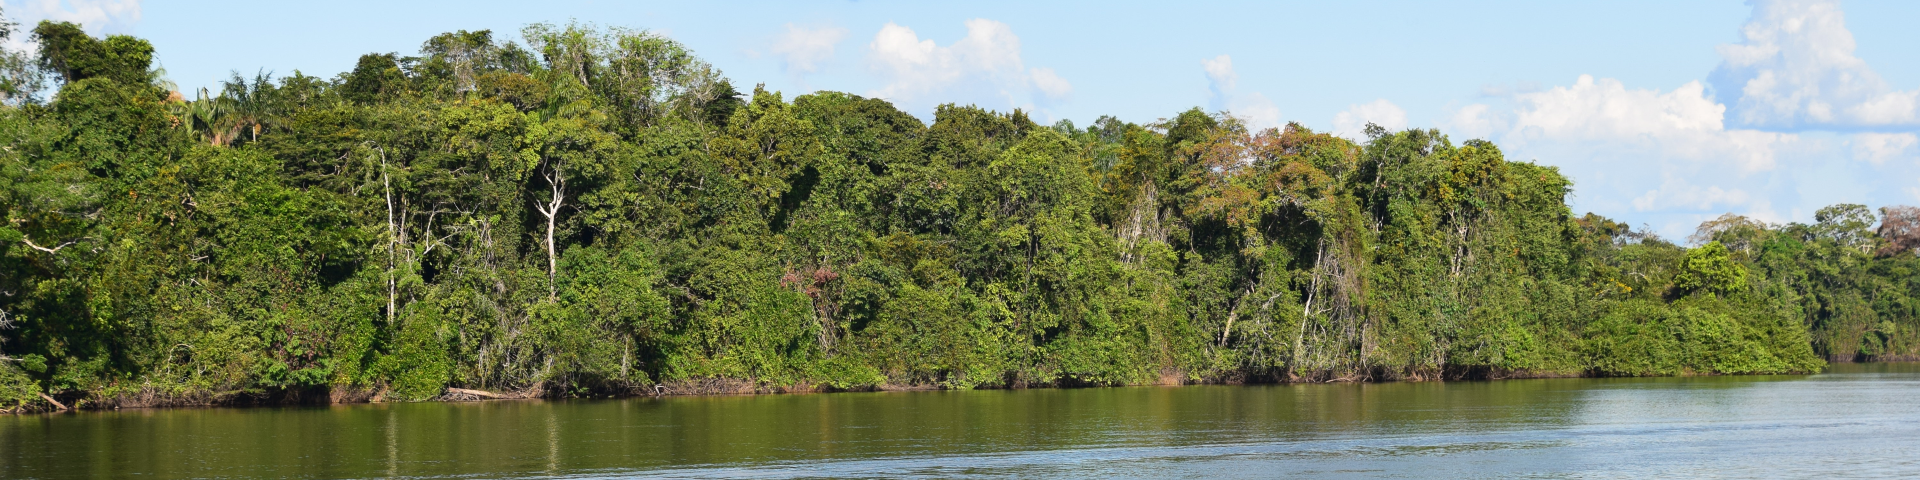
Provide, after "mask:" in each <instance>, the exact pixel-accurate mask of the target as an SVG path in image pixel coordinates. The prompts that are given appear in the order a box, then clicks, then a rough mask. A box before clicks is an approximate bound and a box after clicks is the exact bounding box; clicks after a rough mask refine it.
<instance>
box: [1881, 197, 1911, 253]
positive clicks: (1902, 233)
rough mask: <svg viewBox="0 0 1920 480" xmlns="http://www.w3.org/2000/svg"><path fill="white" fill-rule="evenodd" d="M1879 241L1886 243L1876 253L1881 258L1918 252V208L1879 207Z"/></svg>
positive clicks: (1903, 206) (1901, 206) (1899, 206)
mask: <svg viewBox="0 0 1920 480" xmlns="http://www.w3.org/2000/svg"><path fill="white" fill-rule="evenodd" d="M1877 233H1879V235H1880V239H1881V240H1885V241H1886V242H1887V244H1886V245H1883V246H1881V247H1880V251H1879V252H1878V253H1879V255H1880V256H1882V257H1888V256H1894V255H1899V254H1903V253H1916V252H1920V208H1915V207H1910V206H1906V205H1894V206H1890V207H1880V229H1879V230H1878V232H1877Z"/></svg>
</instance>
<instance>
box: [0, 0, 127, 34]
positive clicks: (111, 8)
mask: <svg viewBox="0 0 1920 480" xmlns="http://www.w3.org/2000/svg"><path fill="white" fill-rule="evenodd" d="M5 8H6V15H7V17H8V18H9V19H11V20H13V21H16V22H20V26H21V29H22V30H32V29H33V25H34V24H36V23H39V22H40V21H41V20H55V21H62V22H73V23H77V24H80V27H81V28H82V29H85V30H86V31H87V33H89V34H93V35H99V34H101V33H103V32H114V33H117V32H120V31H124V30H126V29H127V28H129V27H132V26H133V25H134V24H136V23H140V0H30V1H27V2H21V3H13V2H8V5H6V7H5ZM23 33H24V32H23ZM23 36H24V35H23Z"/></svg>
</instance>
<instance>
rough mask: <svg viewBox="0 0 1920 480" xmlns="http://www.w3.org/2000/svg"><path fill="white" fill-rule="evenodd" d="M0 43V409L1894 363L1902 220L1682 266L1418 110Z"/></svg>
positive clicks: (598, 44) (642, 53)
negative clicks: (192, 92) (805, 90)
mask: <svg viewBox="0 0 1920 480" xmlns="http://www.w3.org/2000/svg"><path fill="white" fill-rule="evenodd" d="M35 32H36V33H35V34H36V35H37V36H39V37H40V38H43V39H44V40H46V41H43V42H42V46H43V50H42V51H41V52H40V56H39V58H40V59H41V62H40V64H41V65H42V66H44V67H46V68H48V69H49V70H47V72H49V73H51V74H53V75H56V76H58V77H59V78H61V79H62V80H63V81H64V84H63V85H62V87H61V88H60V90H59V91H58V93H57V94H56V95H54V96H53V98H52V99H51V100H50V101H49V102H47V103H46V104H40V103H37V102H32V101H29V102H20V103H18V104H16V105H15V106H8V107H0V136H4V138H5V140H4V141H5V144H6V145H7V146H8V148H6V149H4V151H0V216H4V219H5V222H4V223H3V224H0V291H4V292H7V294H6V295H5V296H0V315H4V316H0V319H4V320H5V322H7V323H5V325H6V327H7V328H0V353H3V354H4V356H7V357H8V358H16V357H17V358H29V357H30V358H35V359H41V360H43V361H44V365H42V366H41V368H38V369H31V370H19V371H15V370H5V371H4V372H0V376H4V378H0V390H4V389H15V390H18V391H19V392H40V391H45V392H48V393H51V394H55V395H64V396H68V397H72V398H86V399H89V401H91V402H93V403H92V404H94V405H106V404H111V403H113V402H126V401H133V400H126V399H147V400H140V401H146V402H160V403H164V402H168V401H188V399H196V398H199V399H208V398H211V399H222V398H240V396H259V395H267V396H271V395H282V394H289V392H294V393H297V392H309V391H312V390H314V389H333V390H336V391H341V390H344V391H367V392H377V393H378V394H380V395H381V398H385V399H393V400H419V399H428V398H433V397H436V396H439V395H441V394H442V392H444V391H445V388H446V387H461V388H473V389H488V390H496V391H525V392H533V393H540V394H547V395H589V394H601V393H639V392H653V391H655V389H654V387H655V386H656V385H660V384H665V385H671V386H673V387H672V388H678V389H683V390H684V389H698V388H722V387H725V388H750V389H755V390H785V389H813V388H833V389H862V388H876V387H882V386H887V385H929V386H940V387H946V388H978V387H1019V386H1028V385H1114V384H1139V383H1154V382H1169V381H1174V382H1184V381H1292V380H1331V379H1395V378H1442V377H1448V378H1451V377H1460V376H1473V375H1480V374H1512V373H1516V372H1517V373H1522V374H1525V373H1539V374H1594V375H1672V374H1708V373H1769V372H1799V371H1809V370H1812V369H1817V368H1819V366H1820V360H1819V356H1821V355H1829V356H1843V357H1855V356H1862V355H1864V356H1870V357H1871V356H1888V355H1914V354H1920V351H1916V349H1920V319H1917V318H1916V313H1917V311H1916V308H1920V304H1916V303H1914V302H1912V301H1911V300H1910V299H1911V298H1912V295H1913V292H1915V289H1916V288H1920V282H1915V281H1914V279H1915V275H1914V273H1915V268H1916V267H1920V264H1916V260H1915V258H1914V255H1912V254H1911V252H1912V248H1910V246H1909V245H1908V243H1901V242H1907V240H1908V239H1907V237H1910V236H1911V235H1909V233H1911V232H1910V231H1909V230H1912V229H1910V228H1906V227H1902V226H1900V225H1904V224H1899V223H1895V222H1894V221H1893V219H1896V218H1898V219H1902V220H1900V221H1907V220H1906V217H1901V216H1898V215H1906V213H1899V214H1896V213H1887V215H1886V216H1887V218H1889V220H1888V222H1889V223H1883V224H1882V226H1881V228H1880V229H1879V230H1878V231H1875V230H1873V229H1871V228H1870V227H1871V226H1872V222H1873V216H1872V213H1871V211H1869V210H1866V208H1865V207H1864V206H1858V205H1842V206H1836V207H1833V208H1830V209H1825V210H1822V211H1821V213H1820V215H1819V216H1818V219H1819V222H1818V223H1817V224H1815V225H1800V224H1788V225H1768V224H1765V223H1761V222H1755V221H1751V220H1748V219H1744V218H1740V217H1731V216H1730V217H1722V218H1721V219H1718V220H1715V221H1713V222H1709V224H1706V225H1703V226H1702V228H1701V230H1700V233H1699V234H1698V235H1697V237H1698V238H1697V239H1696V242H1695V243H1699V244H1701V246H1699V247H1696V248H1692V249H1687V248H1683V247H1681V246H1679V245H1675V244H1672V243H1668V242H1666V241H1664V240H1662V239H1659V238H1658V237H1656V236H1653V235H1649V234H1646V233H1643V232H1636V231H1635V230H1633V229H1632V228H1629V227H1627V226H1625V225H1622V224H1620V223H1617V222H1614V221H1612V220H1608V219H1605V218H1601V217H1598V216H1595V215H1591V214H1589V215H1585V216H1581V217H1575V216H1573V215H1572V213H1571V212H1570V211H1569V210H1568V207H1567V205H1566V202H1565V197H1566V195H1567V194H1568V192H1570V191H1571V189H1572V184H1571V182H1570V181H1569V180H1568V179H1567V178H1565V177H1564V176H1562V175H1561V174H1560V173H1559V172H1558V171H1557V170H1556V169H1554V168H1552V167H1546V166H1541V165H1536V164H1532V163H1519V162H1511V161H1508V160H1506V158H1505V157H1504V155H1503V154H1502V152H1501V151H1500V149H1499V148H1498V147H1497V146H1495V145H1493V144H1491V143H1488V142H1484V141H1478V140H1475V141H1467V142H1463V143H1459V144H1455V143H1454V142H1453V141H1452V140H1450V139H1448V138H1446V137H1445V136H1443V135H1440V134H1439V133H1438V132H1435V131H1427V130H1409V131H1404V132H1388V131H1385V130H1383V129H1380V128H1377V127H1373V128H1369V129H1368V132H1367V136H1368V138H1366V139H1365V141H1364V142H1355V141H1351V140H1348V139H1343V138H1338V137H1334V136H1331V135H1327V134H1322V133H1316V132H1313V131H1311V130H1309V129H1307V128H1305V127H1302V126H1299V125H1297V124H1296V125H1288V126H1287V127H1285V128H1281V129H1268V130H1265V131H1250V130H1249V129H1247V128H1246V127H1245V126H1244V125H1243V124H1241V123H1240V122H1239V121H1238V120H1237V119H1234V118H1232V117H1229V116H1226V115H1224V114H1209V113H1206V112H1204V111H1201V110H1198V109H1193V110H1189V111H1186V112H1182V113H1180V114H1179V115H1176V116H1174V117H1172V118H1171V119H1168V120H1164V121H1160V122H1156V123H1150V124H1144V125H1143V124H1133V123H1127V122H1123V121H1120V120H1118V119H1114V118H1111V117H1103V118H1101V119H1100V120H1098V121H1096V122H1094V123H1093V124H1091V125H1089V126H1087V127H1086V128H1080V127H1076V126H1075V125H1073V124H1072V123H1071V122H1065V121H1062V122H1060V123H1058V124H1056V125H1053V126H1042V125H1039V124H1036V123H1034V122H1033V121H1032V119H1031V118H1029V117H1028V116H1027V115H1026V114H1025V113H1023V112H1020V111H1017V110H1016V111H1014V112H1011V113H999V112H992V111H987V110H983V109H980V108H976V107H970V106H957V105H945V106H941V107H940V108H938V109H937V110H936V111H935V113H934V115H933V119H932V122H931V123H927V122H924V121H922V120H921V119H919V118H915V117H913V116H912V115H908V114H906V113H904V112H901V111H899V110H897V109H895V108H894V107H893V106H892V105H891V104H889V103H887V102H885V101H883V100H878V99H869V98H862V97H859V96H855V95H849V94H844V93H836V92H816V93H812V94H808V95H801V96H799V97H795V98H792V99H791V100H789V99H787V98H785V97H784V96H783V95H781V94H780V93H778V92H769V91H766V90H764V89H761V88H756V89H754V91H753V92H752V93H751V94H741V93H740V92H737V91H736V90H735V89H734V88H733V87H732V84H731V82H730V81H728V80H727V79H725V78H724V77H722V76H720V74H719V72H718V71H717V70H715V69H713V68H712V67H711V66H710V65H708V64H706V63H705V62H703V61H701V60H699V59H698V58H697V57H696V56H694V55H693V53H692V52H691V51H690V50H688V49H687V48H685V46H683V45H681V44H679V43H677V42H674V41H673V40H671V39H669V38H667V37H665V36H661V35H658V34H655V33H651V32H645V31H638V30H625V29H617V28H608V29H602V28H597V27H594V26H591V25H581V24H568V25H545V24H542V25H535V26H532V27H529V28H527V29H526V30H525V31H524V32H522V37H523V38H525V39H526V41H525V43H524V44H517V43H513V42H505V43H502V42H501V41H499V40H498V39H496V38H495V36H494V35H493V34H492V33H491V32H487V31H459V32H452V33H448V34H443V35H439V36H436V37H433V38H432V39H429V40H428V41H426V42H425V43H424V45H422V47H421V49H420V52H419V55H418V56H400V55H398V54H369V55H366V56H362V57H360V59H359V61H358V63H357V64H356V65H355V67H354V68H353V70H351V71H349V72H346V73H343V74H341V75H339V76H337V77H334V78H331V79H326V78H318V77H311V76H306V75H304V74H301V73H299V72H295V73H294V74H293V75H290V76H285V77H278V78H276V77H273V76H271V75H267V74H264V73H262V74H258V75H255V76H254V77H253V78H251V79H247V78H242V77H240V76H238V75H235V76H234V78H233V79H232V80H231V81H230V82H228V83H227V84H226V85H225V87H224V88H222V89H221V91H219V92H217V93H215V92H209V91H202V92H200V93H198V94H197V95H196V98H195V99H193V100H187V99H185V98H183V97H182V96H180V95H177V94H173V95H169V94H168V92H166V91H165V90H164V89H163V88H161V87H160V86H157V85H155V84H154V80H153V76H152V75H151V72H150V71H149V65H148V64H147V60H142V59H143V58H150V55H151V49H150V48H149V47H145V45H146V44H145V43H144V42H143V41H139V40H137V39H131V38H128V37H110V38H108V39H106V40H104V41H102V40H98V39H93V38H91V37H87V36H86V35H85V34H84V33H76V32H78V30H77V27H73V26H71V25H67V24H52V23H47V24H42V25H41V27H40V28H37V29H36V30H35ZM143 55H145V56H143ZM1890 208H1894V209H1893V210H1887V211H1888V212H1906V210H1898V208H1904V207H1890ZM1889 225H1891V226H1889ZM1876 252H1877V253H1878V256H1876V255H1875V254H1876ZM0 368H16V367H12V366H8V365H4V364H0ZM23 378H24V379H26V380H20V379H23ZM9 382H11V383H9ZM716 385H717V386H718V387H716ZM727 385H735V386H736V387H726V386H727ZM739 385H744V386H745V387H737V386H739ZM5 391H7V392H14V390H5ZM16 393H18V392H15V393H4V394H0V402H12V401H16V400H17V399H16V398H15V397H19V395H16ZM7 395H11V396H7ZM5 405H8V404H0V408H4V407H5Z"/></svg>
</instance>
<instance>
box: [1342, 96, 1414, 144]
mask: <svg viewBox="0 0 1920 480" xmlns="http://www.w3.org/2000/svg"><path fill="white" fill-rule="evenodd" d="M1369 123H1372V124H1374V125H1379V126H1380V127H1381V128H1385V129H1387V130H1388V131H1397V130H1405V129H1406V128H1407V111H1406V110H1402V109H1400V106H1399V105H1394V104H1393V102H1389V101H1387V99H1384V98H1382V99H1379V100H1374V101H1371V102H1367V103H1362V104H1359V105H1349V106H1347V109H1346V111H1343V112H1340V113H1338V114H1334V116H1333V134H1334V135H1338V136H1342V137H1346V138H1351V139H1356V140H1364V139H1365V137H1366V128H1367V124H1369Z"/></svg>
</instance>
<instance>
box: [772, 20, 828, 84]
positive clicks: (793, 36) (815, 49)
mask: <svg viewBox="0 0 1920 480" xmlns="http://www.w3.org/2000/svg"><path fill="white" fill-rule="evenodd" d="M846 36H847V29H844V28H838V27H822V28H817V29H815V28H806V27H802V26H798V25H794V24H791V23H789V24H787V29H786V31H785V32H782V33H781V34H780V36H779V37H777V38H775V39H774V41H773V45H772V46H770V47H769V48H768V49H767V51H768V52H771V53H773V54H774V55H775V56H778V57H780V62H781V65H782V67H783V68H785V69H786V71H787V73H788V74H792V75H801V74H807V73H813V72H815V71H817V70H818V69H819V67H820V63H821V62H824V61H827V60H828V59H831V58H833V50H834V46H836V45H839V44H840V40H841V39H842V38H846Z"/></svg>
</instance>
